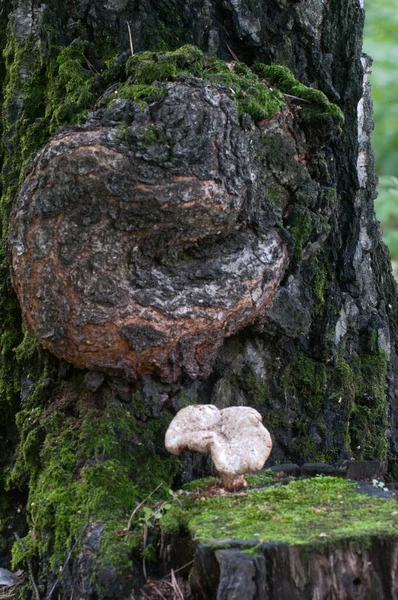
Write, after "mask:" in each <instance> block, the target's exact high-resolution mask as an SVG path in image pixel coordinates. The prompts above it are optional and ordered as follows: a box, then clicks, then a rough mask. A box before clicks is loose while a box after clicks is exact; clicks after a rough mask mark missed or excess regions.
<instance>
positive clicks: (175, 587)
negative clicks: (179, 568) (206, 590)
mask: <svg viewBox="0 0 398 600" xmlns="http://www.w3.org/2000/svg"><path fill="white" fill-rule="evenodd" d="M171 585H172V586H173V591H174V593H175V594H176V596H177V598H178V599H179V600H184V594H183V593H182V591H181V588H180V586H179V585H178V581H177V579H176V576H175V575H174V571H173V569H172V570H171Z"/></svg>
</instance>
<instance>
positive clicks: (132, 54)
mask: <svg viewBox="0 0 398 600" xmlns="http://www.w3.org/2000/svg"><path fill="white" fill-rule="evenodd" d="M126 23H127V29H128V30H129V40H130V52H131V56H134V47H133V36H132V35H131V27H130V23H129V22H128V21H126Z"/></svg>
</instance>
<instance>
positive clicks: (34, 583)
mask: <svg viewBox="0 0 398 600" xmlns="http://www.w3.org/2000/svg"><path fill="white" fill-rule="evenodd" d="M14 537H15V539H16V540H17V542H18V545H19V547H20V548H21V550H22V551H23V552H26V548H25V546H24V545H23V543H22V540H21V538H20V537H19V535H18V534H17V532H16V531H14ZM25 558H26V563H27V565H28V572H29V579H30V583H31V584H32V588H33V592H34V594H35V598H36V600H40V594H39V590H38V589H37V585H36V582H35V578H34V576H33V569H32V563H31V562H30V558H29V557H28V556H26V557H25Z"/></svg>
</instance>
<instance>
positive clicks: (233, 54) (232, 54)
mask: <svg viewBox="0 0 398 600" xmlns="http://www.w3.org/2000/svg"><path fill="white" fill-rule="evenodd" d="M225 45H226V46H227V48H228V50H229V53H230V55H231V56H232V58H233V59H234V60H236V62H240V60H239V58H238V57H237V56H236V54H235V52H234V51H233V50H232V49H231V48H230V47H229V46H228V44H227V42H225Z"/></svg>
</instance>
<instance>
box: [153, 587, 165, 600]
mask: <svg viewBox="0 0 398 600" xmlns="http://www.w3.org/2000/svg"><path fill="white" fill-rule="evenodd" d="M153 589H154V590H155V592H156V593H157V594H158V595H159V596H160V597H161V598H162V600H166V597H165V596H163V594H162V592H161V591H160V590H158V588H157V587H156V586H155V585H154V586H153Z"/></svg>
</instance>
